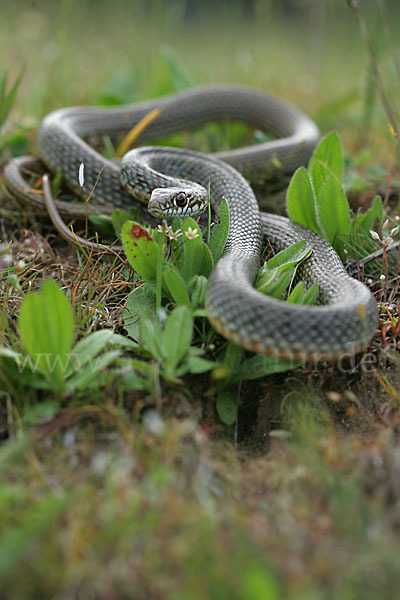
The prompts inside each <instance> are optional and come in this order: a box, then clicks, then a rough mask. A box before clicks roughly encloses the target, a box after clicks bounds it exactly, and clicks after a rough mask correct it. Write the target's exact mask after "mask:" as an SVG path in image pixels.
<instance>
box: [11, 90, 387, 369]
mask: <svg viewBox="0 0 400 600" xmlns="http://www.w3.org/2000/svg"><path fill="white" fill-rule="evenodd" d="M155 108H158V109H160V110H161V112H160V115H159V117H158V118H157V119H155V120H154V121H153V122H151V123H150V125H149V126H148V127H147V128H146V129H145V130H144V131H143V132H142V133H141V134H140V136H139V138H138V139H137V140H136V142H137V144H140V146H139V147H137V148H134V149H132V150H130V151H128V152H127V153H126V154H125V156H124V157H123V158H122V160H121V161H118V160H109V159H107V158H105V157H104V156H103V155H102V154H100V153H99V152H98V151H96V150H95V149H94V148H93V147H92V146H91V145H90V143H89V139H92V138H93V137H97V138H99V137H100V138H101V137H102V136H109V137H110V138H111V140H116V139H117V136H118V134H120V133H121V131H125V132H126V131H129V130H130V129H131V128H132V127H134V125H135V124H137V123H138V122H139V121H140V120H141V119H143V118H144V117H145V116H146V115H147V114H148V113H149V112H150V111H151V110H153V109H155ZM215 121H242V122H245V123H247V124H248V125H250V126H252V127H254V128H255V129H257V130H260V131H262V132H265V133H267V134H269V135H271V134H272V135H273V136H274V139H272V140H267V141H263V142H261V143H258V144H252V145H249V146H245V147H241V148H235V149H230V150H223V151H218V152H214V153H208V154H206V153H201V152H196V151H193V150H188V149H183V148H172V147H165V146H156V145H143V143H144V142H149V141H151V140H155V139H159V138H163V137H164V138H165V137H166V136H169V135H172V134H175V133H177V132H183V131H187V130H188V129H190V130H193V129H196V128H199V127H201V126H203V125H205V124H207V123H210V122H215ZM319 138H320V133H319V130H318V127H317V126H316V124H315V123H314V122H313V121H312V120H311V119H310V118H309V117H308V116H307V115H305V114H304V113H303V112H301V111H300V110H298V109H297V108H296V107H294V106H292V105H291V104H288V103H286V102H284V101H282V100H281V99H278V98H275V97H274V96H271V95H269V94H267V93H265V92H263V91H259V90H254V89H252V88H248V87H244V86H237V85H207V86H199V87H197V88H191V89H188V90H184V91H181V92H178V93H174V94H170V95H167V96H164V97H162V98H156V99H152V100H146V101H144V102H139V103H135V104H131V105H126V106H118V107H107V108H104V107H68V108H61V109H58V110H55V111H53V112H52V113H50V114H49V115H47V116H46V117H45V118H44V120H43V121H42V123H41V125H40V127H39V132H38V138H37V145H38V150H39V154H40V157H41V160H42V161H43V162H44V163H45V165H46V167H47V168H48V169H50V170H51V171H52V172H56V171H57V170H60V169H61V171H62V175H63V179H64V181H65V183H66V184H67V186H68V187H69V188H70V189H71V190H72V191H73V192H74V193H75V194H77V195H78V196H80V197H83V198H88V197H89V196H90V204H89V212H100V213H101V212H102V213H109V212H111V211H112V210H113V209H115V208H121V209H127V208H128V207H131V206H132V203H133V202H135V201H134V198H135V199H137V200H139V201H140V202H139V204H138V206H141V205H142V203H143V202H147V203H148V206H149V207H150V208H151V209H152V212H153V214H154V215H156V216H157V217H161V218H162V217H163V216H164V215H165V216H168V217H171V216H173V215H177V214H180V215H182V216H184V215H196V214H198V213H199V212H200V211H201V210H202V209H203V203H204V195H205V193H207V194H208V192H209V194H210V198H211V202H212V206H213V209H214V211H215V213H218V210H219V206H220V204H221V201H222V198H225V199H226V200H227V203H228V207H229V218H230V221H229V233H228V238H227V242H226V245H225V248H224V251H223V254H222V256H221V258H220V259H219V260H218V262H217V264H216V265H215V267H214V269H213V271H212V273H211V275H210V277H209V280H208V284H207V289H206V299H205V308H206V313H207V316H208V318H209V320H210V322H211V323H212V325H213V326H214V327H215V329H216V330H217V331H218V332H219V333H221V334H222V335H223V336H224V337H225V338H227V339H228V340H229V341H231V342H233V343H234V344H237V345H239V346H241V347H242V348H244V349H246V350H248V351H251V352H255V353H258V354H264V355H269V356H272V357H279V358H284V359H288V360H296V361H297V360H299V361H302V362H311V361H318V362H319V361H322V360H334V359H337V358H338V357H342V356H343V355H349V356H350V355H353V354H356V353H358V352H361V351H365V350H366V349H367V348H368V345H369V344H370V341H371V338H372V337H373V334H374V332H375V330H376V324H377V306H376V302H375V299H374V296H373V295H372V293H371V292H370V290H369V289H368V288H367V287H366V286H365V285H364V284H363V283H362V282H361V281H359V280H357V279H355V278H352V277H350V275H349V274H348V273H347V272H346V270H345V268H344V266H343V264H342V262H341V260H340V258H339V256H338V255H337V253H336V252H335V250H334V249H333V248H332V246H331V245H330V244H329V243H328V242H327V241H325V240H324V239H322V238H321V237H320V236H319V235H318V234H317V233H315V232H314V231H311V230H310V229H308V228H306V227H304V226H303V225H300V224H297V223H294V222H293V221H291V220H290V219H288V218H287V217H285V216H281V215H275V214H268V213H264V212H261V211H260V209H259V206H258V202H257V199H256V196H255V193H254V191H253V189H252V187H251V185H250V182H252V181H262V180H265V179H268V178H272V177H277V176H281V175H282V174H291V173H293V172H294V171H295V170H296V169H297V168H298V167H299V166H301V165H304V164H306V163H307V161H308V159H309V158H310V156H311V155H312V152H313V150H314V148H315V147H316V145H317V143H318V140H319ZM82 163H83V164H84V174H85V176H84V182H82V181H81V182H79V178H78V172H79V169H80V165H81V164H82ZM36 167H38V160H37V159H36V158H32V157H18V158H15V159H13V160H12V161H10V163H9V164H8V165H7V166H6V168H5V171H4V176H5V181H6V185H7V187H8V188H9V190H10V191H11V192H12V193H14V194H15V195H16V196H17V197H18V198H21V199H23V200H24V201H25V202H28V203H30V204H32V205H33V206H35V207H37V208H43V198H42V197H41V196H40V195H39V194H38V193H37V190H34V189H32V188H30V187H29V184H28V183H27V181H26V178H25V177H24V170H25V169H27V168H28V169H35V168H36ZM42 169H43V167H42ZM56 205H57V208H58V210H59V211H60V213H61V214H64V215H66V216H74V217H82V216H84V215H86V214H87V212H88V206H87V205H84V204H83V203H78V202H67V201H61V200H57V201H56ZM300 240H305V241H306V243H307V245H308V246H310V248H311V249H312V253H311V256H310V258H308V259H307V260H306V261H304V262H303V263H302V264H301V265H300V267H299V269H298V275H297V276H298V277H299V278H301V279H302V280H303V281H304V282H305V285H306V287H309V286H310V285H311V284H312V283H313V282H314V281H317V283H318V297H317V301H316V304H315V305H313V306H305V305H301V304H293V303H288V302H285V301H282V300H278V299H275V298H272V297H269V296H266V295H264V294H262V293H260V292H258V291H257V290H256V289H255V287H254V282H255V278H256V276H257V272H258V269H259V266H260V258H261V256H262V252H263V248H264V247H265V244H266V243H268V245H269V247H271V248H273V249H274V251H279V250H281V249H283V248H286V247H288V246H290V245H291V244H293V243H294V242H296V241H300Z"/></svg>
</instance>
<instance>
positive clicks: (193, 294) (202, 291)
mask: <svg viewBox="0 0 400 600" xmlns="http://www.w3.org/2000/svg"><path fill="white" fill-rule="evenodd" d="M206 288H207V278H206V277H204V276H203V275H195V276H194V278H193V280H192V282H191V291H190V299H191V306H192V308H197V307H200V308H201V307H203V306H204V299H205V295H206Z"/></svg>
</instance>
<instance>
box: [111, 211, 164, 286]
mask: <svg viewBox="0 0 400 600" xmlns="http://www.w3.org/2000/svg"><path fill="white" fill-rule="evenodd" d="M121 239H122V243H123V245H124V251H125V254H126V257H127V259H128V260H129V263H130V264H131V265H132V267H133V268H134V269H135V271H137V272H138V273H139V275H140V276H141V277H142V279H155V277H156V272H157V259H158V256H159V254H160V252H161V249H160V247H159V246H158V245H157V244H156V242H155V241H154V240H153V239H152V238H151V236H150V234H149V233H148V231H147V230H146V229H145V228H144V227H143V226H142V225H140V223H136V222H135V221H126V222H125V223H124V224H123V226H122V232H121ZM164 262H166V261H164Z"/></svg>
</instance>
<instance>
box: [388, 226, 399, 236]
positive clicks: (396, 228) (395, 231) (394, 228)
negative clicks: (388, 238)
mask: <svg viewBox="0 0 400 600" xmlns="http://www.w3.org/2000/svg"><path fill="white" fill-rule="evenodd" d="M399 229H400V225H397V227H393V229H392V231H391V232H390V235H397V234H398V233H399Z"/></svg>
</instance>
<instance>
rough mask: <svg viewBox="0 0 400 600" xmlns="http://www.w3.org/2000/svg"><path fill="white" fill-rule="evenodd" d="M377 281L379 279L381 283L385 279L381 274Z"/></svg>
mask: <svg viewBox="0 0 400 600" xmlns="http://www.w3.org/2000/svg"><path fill="white" fill-rule="evenodd" d="M379 279H380V280H381V281H383V280H384V279H386V276H385V275H384V274H383V273H382V275H379Z"/></svg>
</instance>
